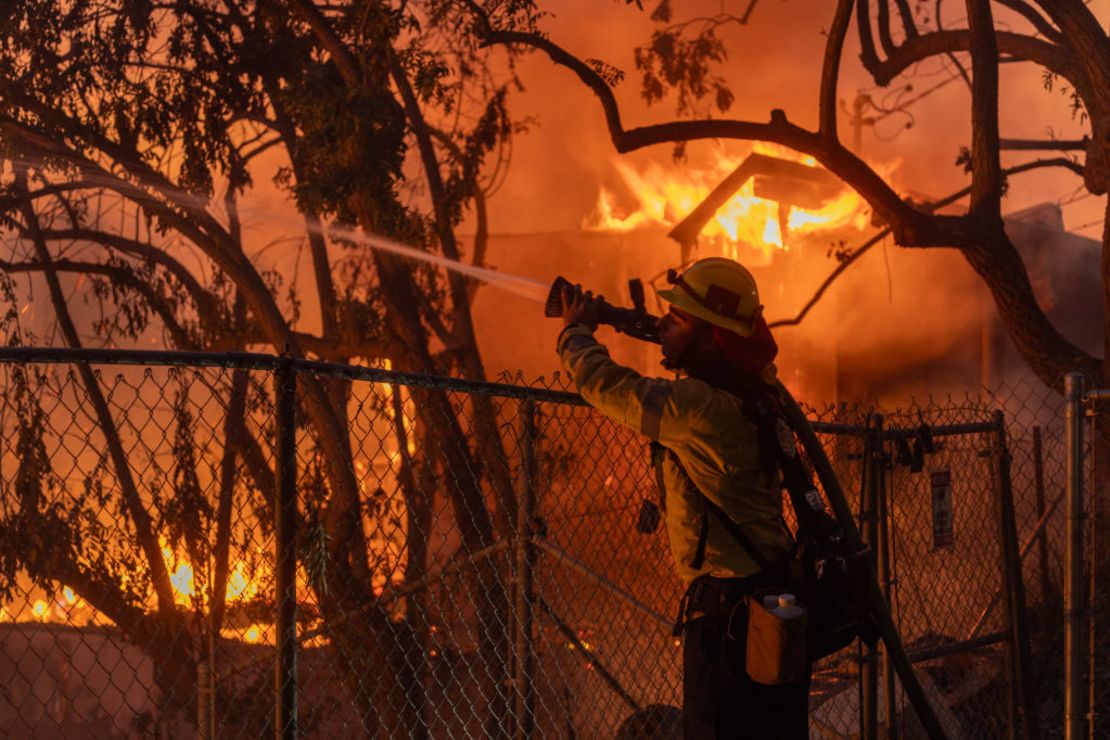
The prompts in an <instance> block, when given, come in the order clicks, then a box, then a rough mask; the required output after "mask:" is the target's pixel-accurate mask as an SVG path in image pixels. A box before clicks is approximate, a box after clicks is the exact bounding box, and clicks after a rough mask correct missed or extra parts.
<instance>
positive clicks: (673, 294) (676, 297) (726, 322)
mask: <svg viewBox="0 0 1110 740" xmlns="http://www.w3.org/2000/svg"><path fill="white" fill-rule="evenodd" d="M655 293H656V295H658V296H659V297H660V298H662V299H663V300H664V301H666V302H667V303H670V304H671V305H674V306H678V307H679V308H681V309H682V310H683V311H685V312H686V313H688V314H690V315H692V316H697V317H698V318H699V319H701V320H702V321H706V322H708V323H710V324H713V325H714V326H719V327H721V328H722V329H728V330H729V331H732V332H736V333H737V334H739V335H740V336H742V337H750V336H751V335H752V334H753V333H754V329H753V322H754V317H753V319H749V320H747V321H745V320H743V319H729V318H725V317H724V316H721V315H719V314H716V313H713V312H712V311H710V310H709V309H708V308H706V307H705V306H703V305H702V304H700V303H698V302H697V301H696V300H694V299H693V298H692V297H690V294H688V293H687V292H686V291H685V290H683V289H682V288H680V287H678V286H677V285H676V286H675V287H673V288H664V289H662V290H658V289H657V290H656V291H655Z"/></svg>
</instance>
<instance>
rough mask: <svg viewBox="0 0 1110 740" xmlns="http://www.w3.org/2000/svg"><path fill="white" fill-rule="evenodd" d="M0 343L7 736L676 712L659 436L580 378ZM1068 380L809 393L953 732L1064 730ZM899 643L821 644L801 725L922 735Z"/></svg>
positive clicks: (519, 721) (638, 720)
mask: <svg viewBox="0 0 1110 740" xmlns="http://www.w3.org/2000/svg"><path fill="white" fill-rule="evenodd" d="M0 359H3V360H6V362H5V363H4V364H3V365H2V366H0V383H2V387H3V394H2V395H0V446H2V447H0V586H3V592H2V597H3V602H2V605H3V610H4V611H3V612H2V613H0V620H2V622H0V676H2V677H3V678H4V679H5V680H4V692H3V695H2V698H0V732H3V733H4V734H5V736H18V737H54V736H65V737H111V736H146V735H151V734H156V735H158V736H160V737H185V736H201V737H217V736H218V737H239V736H243V737H254V736H258V735H262V734H266V735H270V734H274V733H275V732H278V733H280V734H283V735H285V736H289V735H290V734H291V733H292V732H293V730H294V729H295V730H296V731H297V732H299V734H300V735H302V736H305V737H315V736H328V735H334V734H336V733H340V732H347V733H350V732H354V733H356V734H359V735H374V736H382V737H411V736H418V737H419V736H424V737H452V738H455V737H474V738H480V737H491V738H493V737H506V736H517V737H526V736H543V737H566V738H573V737H591V738H592V737H620V738H634V737H659V738H668V737H674V736H676V734H677V733H678V726H679V724H678V723H679V710H678V707H679V706H680V704H681V650H682V648H681V645H680V643H679V642H678V641H676V640H675V638H674V637H673V636H672V625H673V622H674V620H675V616H676V615H675V609H676V607H677V601H678V597H679V595H680V594H681V592H682V589H683V585H682V584H681V583H680V581H679V580H678V578H677V576H676V575H675V573H674V569H673V568H672V566H671V564H670V560H669V553H668V551H667V546H666V543H665V540H664V537H663V535H662V534H661V533H658V532H656V533H654V534H648V533H644V531H643V530H646V529H649V528H648V527H643V526H639V527H638V526H637V525H638V520H639V518H640V517H641V507H642V506H643V502H644V500H645V499H651V498H654V497H655V495H656V494H655V492H654V483H653V481H652V476H651V475H650V471H649V469H648V464H647V459H646V455H645V453H644V444H643V441H642V439H640V438H638V437H637V435H636V434H634V433H632V432H631V431H629V430H627V429H625V428H623V427H621V426H619V425H617V424H614V423H612V422H610V421H608V420H606V419H604V418H603V417H601V416H600V415H598V414H596V413H595V412H594V411H592V410H591V409H590V408H588V407H587V406H585V405H584V404H583V403H582V402H581V400H580V399H579V398H578V397H577V396H575V395H573V394H570V393H565V392H560V391H553V390H549V389H545V388H536V387H525V386H523V385H520V384H509V383H503V384H495V383H472V382H465V381H456V380H448V379H444V378H436V377H428V376H418V375H411V374H404V373H397V372H391V371H388V370H383V369H375V368H366V367H342V366H332V365H326V364H323V363H311V362H303V361H291V360H286V359H282V358H274V357H269V356H257V355H245V354H231V355H200V354H193V355H190V354H166V353H147V354H139V353H110V352H85V353H72V352H66V351H37V350H5V351H4V352H3V353H0ZM1053 398H1054V397H1053V396H1052V395H1051V393H1050V392H1049V391H1047V390H1034V389H1033V387H1032V386H1030V389H1029V390H1028V392H1027V394H1025V395H1023V394H1022V393H1021V392H1020V391H1018V390H1014V389H1011V390H1008V391H1007V392H1006V393H1005V394H1000V395H999V396H996V397H993V398H985V399H970V398H969V399H959V400H953V399H948V400H946V401H944V402H940V403H934V402H931V403H923V404H919V405H915V406H913V407H911V408H908V409H904V410H901V411H897V412H887V413H883V414H881V415H876V413H875V411H876V410H875V409H871V408H864V407H860V406H855V407H853V406H845V405H839V406H835V407H827V408H822V409H819V410H818V409H810V417H811V418H812V419H813V420H814V421H815V422H817V424H816V428H817V430H818V431H819V433H820V434H821V439H822V442H823V444H824V447H825V450H826V452H827V454H828V456H829V458H830V460H831V461H832V463H833V465H834V467H835V469H836V471H837V473H838V477H839V478H840V482H841V485H842V486H843V488H844V489H845V491H846V492H847V493H848V494H849V499H850V500H849V504H850V506H851V507H852V508H853V511H856V512H858V513H859V521H860V525H861V530H862V531H863V532H864V534H865V535H866V536H867V537H868V538H869V540H870V541H871V543H872V546H873V548H874V549H875V552H876V553H877V554H878V556H879V557H878V559H877V565H878V573H879V576H880V581H881V585H882V587H883V588H884V590H885V592H886V593H887V594H888V598H889V601H890V603H891V607H892V611H893V613H894V616H895V621H896V623H897V624H898V626H899V629H900V630H901V632H902V637H903V640H904V643H905V646H906V648H907V651H908V653H909V656H910V659H911V660H912V661H914V663H915V667H916V668H917V669H918V674H919V676H921V677H922V684H923V687H924V688H925V691H926V694H927V696H928V698H929V700H930V702H931V703H932V704H933V706H934V707H936V708H937V710H938V715H939V718H940V720H941V722H942V724H943V726H944V727H945V729H946V731H947V732H948V733H949V734H950V735H952V736H953V737H994V736H997V735H998V734H999V733H1000V732H1003V731H1004V730H1005V729H1006V728H1008V727H1010V726H1012V725H1015V724H1017V725H1028V727H1027V728H1026V729H1027V730H1030V731H1032V730H1034V729H1036V728H1037V727H1040V728H1042V729H1044V730H1046V731H1048V730H1055V729H1058V728H1060V727H1061V726H1062V724H1061V713H1062V710H1061V709H1060V706H1059V705H1057V704H1053V702H1054V701H1058V700H1059V697H1061V696H1062V688H1061V684H1060V682H1061V681H1062V675H1063V670H1062V666H1057V665H1056V663H1058V662H1059V660H1058V655H1059V653H1058V652H1057V653H1055V654H1053V653H1052V647H1051V645H1052V643H1053V640H1056V639H1057V636H1058V635H1059V634H1061V632H1062V627H1061V625H1062V617H1061V615H1062V608H1061V605H1062V600H1061V597H1060V588H1061V583H1062V580H1061V573H1062V567H1063V566H1062V559H1063V557H1064V555H1063V549H1062V546H1061V544H1060V543H1061V541H1062V524H1061V522H1062V514H1061V512H1060V506H1059V500H1060V498H1061V496H1062V490H1063V478H1064V473H1063V452H1062V444H1063V442H1062V440H1063V431H1062V429H1063V423H1062V416H1061V414H1060V406H1059V404H1058V403H1056V402H1055V401H1053V400H1052V399H1053ZM1041 404H1047V405H1041ZM999 410H1002V411H1003V413H1004V416H1003V417H1002V418H1000V417H999V416H998V414H997V412H998V411H999ZM1004 430H1005V431H1008V434H1007V433H1005V431H1004ZM1007 491H1008V492H1009V493H1007ZM1008 497H1010V500H1011V501H1012V504H1011V505H1007V503H1006V502H1007V498H1008ZM1007 523H1008V524H1007ZM1094 539H1095V538H1092V539H1091V541H1092V542H1093V541H1094ZM1022 564H1023V565H1024V577H1017V576H1014V577H1011V578H1009V579H1008V578H1007V572H1008V569H1009V572H1010V573H1011V574H1013V573H1015V572H1016V570H1017V569H1020V568H1021V567H1022ZM1022 585H1024V587H1025V593H1026V595H1027V601H1028V610H1026V609H1025V608H1024V607H1025V601H1026V599H1023V598H1022V589H1021V588H1020V586H1022ZM294 607H295V608H294ZM1026 611H1028V624H1023V622H1022V618H1023V617H1024V616H1026ZM1023 630H1027V632H1024V631H1023ZM1023 634H1026V635H1032V638H1029V637H1028V636H1026V637H1025V638H1024V639H1022V635H1023ZM1030 646H1032V651H1033V654H1032V660H1031V661H1030V656H1029V655H1028V654H1025V655H1024V656H1023V654H1022V651H1021V650H1020V649H1019V648H1022V647H1024V648H1025V649H1026V650H1027V651H1028V650H1029V649H1030ZM1052 655H1055V656H1056V657H1052V658H1051V659H1049V658H1050V656H1052ZM887 663H888V656H887V655H886V654H885V652H884V650H883V649H882V648H881V647H880V648H878V649H876V651H875V652H874V653H869V652H868V651H866V650H865V649H863V648H858V647H853V648H850V649H846V650H844V651H842V652H841V653H840V654H838V655H834V656H830V657H829V658H827V659H825V660H824V661H822V663H821V664H820V665H818V666H816V667H815V673H814V682H813V691H812V695H811V709H812V712H811V713H812V722H811V729H812V733H813V735H814V736H815V737H852V736H858V735H860V734H861V733H866V732H868V731H869V730H870V729H871V727H873V726H878V727H882V726H884V725H885V726H888V727H892V728H897V729H898V730H899V731H900V732H901V733H902V734H904V735H906V736H912V735H913V734H914V733H915V732H920V728H919V727H918V725H917V724H916V720H915V718H914V716H913V711H912V709H910V708H909V706H908V703H907V701H906V699H905V696H904V694H903V693H902V690H901V687H900V685H899V683H898V682H897V680H896V678H895V677H894V675H893V671H891V670H890V669H889V668H888V667H887ZM1023 675H1028V676H1029V681H1030V683H1029V684H1028V685H1030V686H1035V688H1036V690H1035V691H1033V692H1030V691H1024V690H1023V686H1024V685H1025V684H1023V680H1022V676H1023ZM1030 694H1033V695H1032V696H1030ZM1024 713H1029V714H1030V715H1031V716H1034V717H1036V718H1037V719H1038V720H1039V721H1031V722H1025V721H1024V720H1023V719H1022V717H1023V716H1025V714H1024ZM871 723H876V725H872V724H871ZM1046 734H1051V732H1047V733H1046Z"/></svg>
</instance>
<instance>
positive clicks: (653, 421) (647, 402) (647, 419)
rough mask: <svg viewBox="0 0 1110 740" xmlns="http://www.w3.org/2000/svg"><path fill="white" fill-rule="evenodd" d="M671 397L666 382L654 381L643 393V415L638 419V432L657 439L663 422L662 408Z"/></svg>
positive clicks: (669, 388)
mask: <svg viewBox="0 0 1110 740" xmlns="http://www.w3.org/2000/svg"><path fill="white" fill-rule="evenodd" d="M670 397H671V387H670V385H668V384H666V383H655V384H653V385H652V386H651V387H650V388H649V389H648V392H647V393H646V394H645V395H644V399H643V405H644V415H643V417H642V418H641V420H640V433H641V434H644V435H645V436H647V437H650V438H651V439H659V429H660V425H661V424H662V423H663V408H664V407H665V406H666V405H667V400H668V399H669V398H670Z"/></svg>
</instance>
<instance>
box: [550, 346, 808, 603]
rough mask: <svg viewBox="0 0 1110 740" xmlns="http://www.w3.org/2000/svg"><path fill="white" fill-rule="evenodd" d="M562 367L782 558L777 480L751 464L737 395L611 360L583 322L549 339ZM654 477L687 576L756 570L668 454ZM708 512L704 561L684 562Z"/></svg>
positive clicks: (785, 549) (750, 441)
mask: <svg viewBox="0 0 1110 740" xmlns="http://www.w3.org/2000/svg"><path fill="white" fill-rule="evenodd" d="M558 350H559V356H560V357H561V359H562V362H563V367H565V368H566V370H567V372H568V373H570V375H571V377H572V378H573V379H574V382H575V384H576V385H577V386H578V392H579V393H580V394H581V395H582V397H583V398H584V399H585V400H586V401H587V402H589V404H590V405H591V406H593V407H594V408H596V409H597V410H598V411H600V412H601V413H603V414H605V415H606V416H608V417H609V418H610V419H613V420H614V421H616V422H619V423H620V424H623V425H625V426H627V427H629V428H631V429H633V430H635V431H637V432H639V433H641V434H643V435H645V436H647V437H649V438H650V439H652V440H655V441H657V442H658V443H659V444H661V445H662V446H663V447H665V448H667V449H668V450H670V451H671V452H673V453H674V456H676V457H677V458H678V459H679V461H681V463H682V467H683V468H685V470H686V473H687V474H688V475H689V479H690V481H692V482H693V483H694V484H695V485H696V486H697V489H698V490H700V491H701V493H702V494H704V495H705V496H706V497H707V498H709V499H710V500H712V501H713V502H714V503H716V504H717V505H718V506H720V507H721V508H722V509H724V511H725V512H726V513H727V514H728V515H729V516H730V517H731V518H732V520H733V521H734V522H736V523H737V524H739V525H740V526H741V528H742V530H743V532H744V534H746V535H747V537H748V539H749V540H751V541H752V542H753V543H754V544H755V545H756V546H757V547H758V548H759V551H760V553H761V554H762V555H763V556H764V557H765V558H766V559H767V560H768V561H770V562H772V563H780V562H784V561H785V559H786V558H787V556H788V554H789V552H790V550H791V548H792V546H793V541H792V539H791V537H790V535H789V533H788V532H787V530H786V529H785V525H784V523H783V521H782V493H781V490H782V488H781V482H780V481H781V479H780V477H779V475H778V474H777V473H776V474H774V475H767V474H766V473H764V472H763V470H762V468H761V466H760V455H759V442H758V432H757V430H756V426H755V424H753V423H752V422H751V421H749V420H748V419H747V417H745V416H744V414H743V412H742V411H741V407H742V401H741V400H740V399H739V398H737V397H736V396H734V395H732V394H731V393H728V392H726V391H722V390H718V389H716V388H713V387H711V386H710V385H708V384H707V383H704V382H702V381H700V380H696V379H693V378H682V379H679V380H665V379H662V378H646V377H644V376H642V375H640V374H639V373H637V372H636V371H635V370H632V369H630V368H627V367H623V366H621V365H618V364H617V363H616V362H614V361H613V360H612V358H611V357H610V356H609V351H608V350H607V349H606V348H605V347H604V345H602V344H600V343H598V341H597V340H596V339H594V336H593V333H592V332H591V331H590V330H589V328H587V327H585V326H581V325H571V326H568V327H567V328H566V329H564V330H563V333H562V334H560V335H559V341H558ZM655 457H656V458H657V459H656V460H655V464H656V465H657V466H661V468H657V470H656V479H657V480H660V481H661V483H662V487H663V489H664V490H663V491H662V497H663V504H664V509H665V519H664V521H665V522H666V527H667V537H668V539H669V541H670V546H671V554H672V555H673V556H674V560H675V565H676V567H677V568H678V572H679V575H680V576H681V577H682V578H683V579H684V580H685V581H687V582H690V581H692V580H694V579H695V578H697V577H698V576H700V575H704V574H706V573H709V574H712V575H713V576H718V577H723V578H732V577H743V576H749V575H752V574H753V573H756V572H758V571H759V570H760V568H759V566H758V565H756V563H755V562H754V561H753V560H752V558H751V557H750V556H749V555H748V554H747V551H746V550H745V549H744V547H743V545H741V544H740V543H739V542H737V541H736V539H735V538H734V537H733V536H732V535H731V534H729V532H728V530H726V529H725V526H724V524H722V523H721V521H720V520H718V519H717V517H716V516H714V515H713V514H712V513H710V512H709V511H708V509H707V508H706V506H705V504H704V502H703V501H702V500H701V497H700V496H698V494H697V492H696V491H691V490H688V489H689V486H688V485H686V484H685V479H684V476H683V475H682V472H681V470H680V469H679V467H678V465H677V464H676V463H675V462H674V460H673V459H672V456H671V455H663V456H655ZM706 517H708V520H707V521H708V537H707V539H706V546H705V559H704V562H703V563H702V565H701V567H700V568H694V567H693V565H694V559H695V554H696V551H697V547H698V539H699V535H700V534H701V532H702V527H703V521H706V519H705V518H706Z"/></svg>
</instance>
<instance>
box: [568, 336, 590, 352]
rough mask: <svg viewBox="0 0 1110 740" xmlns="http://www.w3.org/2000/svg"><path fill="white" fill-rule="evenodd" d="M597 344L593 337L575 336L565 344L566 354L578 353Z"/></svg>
mask: <svg viewBox="0 0 1110 740" xmlns="http://www.w3.org/2000/svg"><path fill="white" fill-rule="evenodd" d="M595 344H597V340H596V339H594V338H593V337H587V336H584V335H582V334H574V335H572V336H571V337H570V338H569V339H567V341H566V342H564V343H563V351H564V352H577V351H578V350H580V349H585V348H586V347H592V346H593V345H595Z"/></svg>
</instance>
